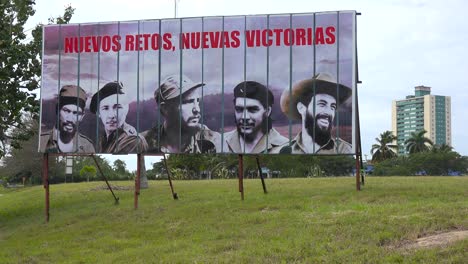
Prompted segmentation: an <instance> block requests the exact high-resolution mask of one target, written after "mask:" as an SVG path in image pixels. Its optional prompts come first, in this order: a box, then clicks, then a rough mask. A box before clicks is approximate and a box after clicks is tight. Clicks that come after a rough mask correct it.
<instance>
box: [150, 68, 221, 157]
mask: <svg viewBox="0 0 468 264" xmlns="http://www.w3.org/2000/svg"><path fill="white" fill-rule="evenodd" d="M204 85H205V84H204V83H201V82H194V81H192V80H191V79H190V78H189V77H187V76H186V75H179V74H173V75H170V76H168V77H166V78H165V79H164V80H163V81H162V82H161V85H160V86H159V87H158V89H156V91H155V92H154V99H155V100H156V104H157V105H158V107H159V111H160V113H161V115H162V117H163V118H164V122H163V123H162V124H161V125H156V126H154V127H153V128H151V129H149V130H147V131H145V132H143V133H142V135H143V136H144V137H145V139H146V141H147V142H148V146H149V148H148V151H147V152H148V153H216V152H221V134H220V133H218V132H215V131H212V130H210V129H209V128H208V127H207V126H205V125H203V124H201V123H200V120H201V110H200V99H201V87H202V86H204Z"/></svg>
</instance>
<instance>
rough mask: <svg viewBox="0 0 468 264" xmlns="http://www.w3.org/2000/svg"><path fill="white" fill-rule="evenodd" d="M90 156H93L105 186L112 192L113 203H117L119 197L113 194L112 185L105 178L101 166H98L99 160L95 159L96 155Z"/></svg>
mask: <svg viewBox="0 0 468 264" xmlns="http://www.w3.org/2000/svg"><path fill="white" fill-rule="evenodd" d="M91 157H93V159H94V163H96V167H97V168H98V170H99V173H101V176H102V177H103V178H104V181H106V184H107V188H109V190H110V191H111V193H112V196H114V200H115V204H118V203H119V198H118V197H116V196H115V194H114V191H113V190H112V187H111V186H110V184H109V181H108V180H107V178H106V176H105V175H104V173H102V170H101V166H99V162H98V161H97V159H96V157H95V156H94V155H91Z"/></svg>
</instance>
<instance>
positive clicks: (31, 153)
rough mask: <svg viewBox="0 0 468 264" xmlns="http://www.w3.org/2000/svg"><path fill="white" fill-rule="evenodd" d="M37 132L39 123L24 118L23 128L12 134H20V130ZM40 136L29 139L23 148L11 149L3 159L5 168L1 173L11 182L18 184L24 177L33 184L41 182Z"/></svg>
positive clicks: (0, 169)
mask: <svg viewBox="0 0 468 264" xmlns="http://www.w3.org/2000/svg"><path fill="white" fill-rule="evenodd" d="M24 129H26V130H29V131H37V130H38V129H39V125H38V122H37V121H36V120H34V119H33V118H32V117H31V116H27V117H25V118H24V123H23V126H22V127H21V128H20V127H15V128H13V129H12V133H20V132H19V131H20V130H24ZM38 140H39V138H38V136H37V133H36V134H35V136H33V137H31V138H29V139H28V140H26V141H24V142H23V143H22V148H15V149H10V151H9V154H8V155H7V156H6V157H4V158H3V166H2V167H0V173H1V175H2V176H5V177H6V178H7V180H8V181H9V182H18V180H19V179H21V178H22V177H23V176H24V177H27V180H28V181H29V182H31V183H36V184H39V183H40V182H41V166H42V154H41V153H38V152H37V146H38Z"/></svg>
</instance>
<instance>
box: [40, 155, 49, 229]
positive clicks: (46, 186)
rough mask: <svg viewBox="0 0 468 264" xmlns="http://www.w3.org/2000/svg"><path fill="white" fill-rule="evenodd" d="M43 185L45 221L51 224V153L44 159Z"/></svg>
mask: <svg viewBox="0 0 468 264" xmlns="http://www.w3.org/2000/svg"><path fill="white" fill-rule="evenodd" d="M42 184H43V185H44V189H45V220H46V222H49V153H44V156H43V158H42Z"/></svg>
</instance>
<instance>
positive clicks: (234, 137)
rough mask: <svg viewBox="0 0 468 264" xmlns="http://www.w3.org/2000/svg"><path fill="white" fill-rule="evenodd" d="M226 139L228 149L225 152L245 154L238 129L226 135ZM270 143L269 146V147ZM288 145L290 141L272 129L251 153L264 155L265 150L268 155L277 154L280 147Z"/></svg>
mask: <svg viewBox="0 0 468 264" xmlns="http://www.w3.org/2000/svg"><path fill="white" fill-rule="evenodd" d="M225 137H226V144H227V145H228V149H227V150H225V152H228V151H229V152H233V153H243V152H244V150H243V149H242V146H241V145H240V141H239V133H238V131H237V129H235V130H233V131H230V132H228V133H226V134H225ZM267 141H268V145H267ZM286 143H288V139H287V138H285V137H283V136H282V135H281V134H280V133H279V132H278V131H277V130H276V129H274V128H272V129H270V132H269V133H268V134H264V135H263V136H262V137H261V138H260V140H259V141H258V143H257V145H256V146H255V147H254V148H253V150H252V151H251V152H250V153H263V152H265V150H266V151H267V153H275V152H278V151H279V149H278V148H279V147H280V146H282V145H284V144H286Z"/></svg>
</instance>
